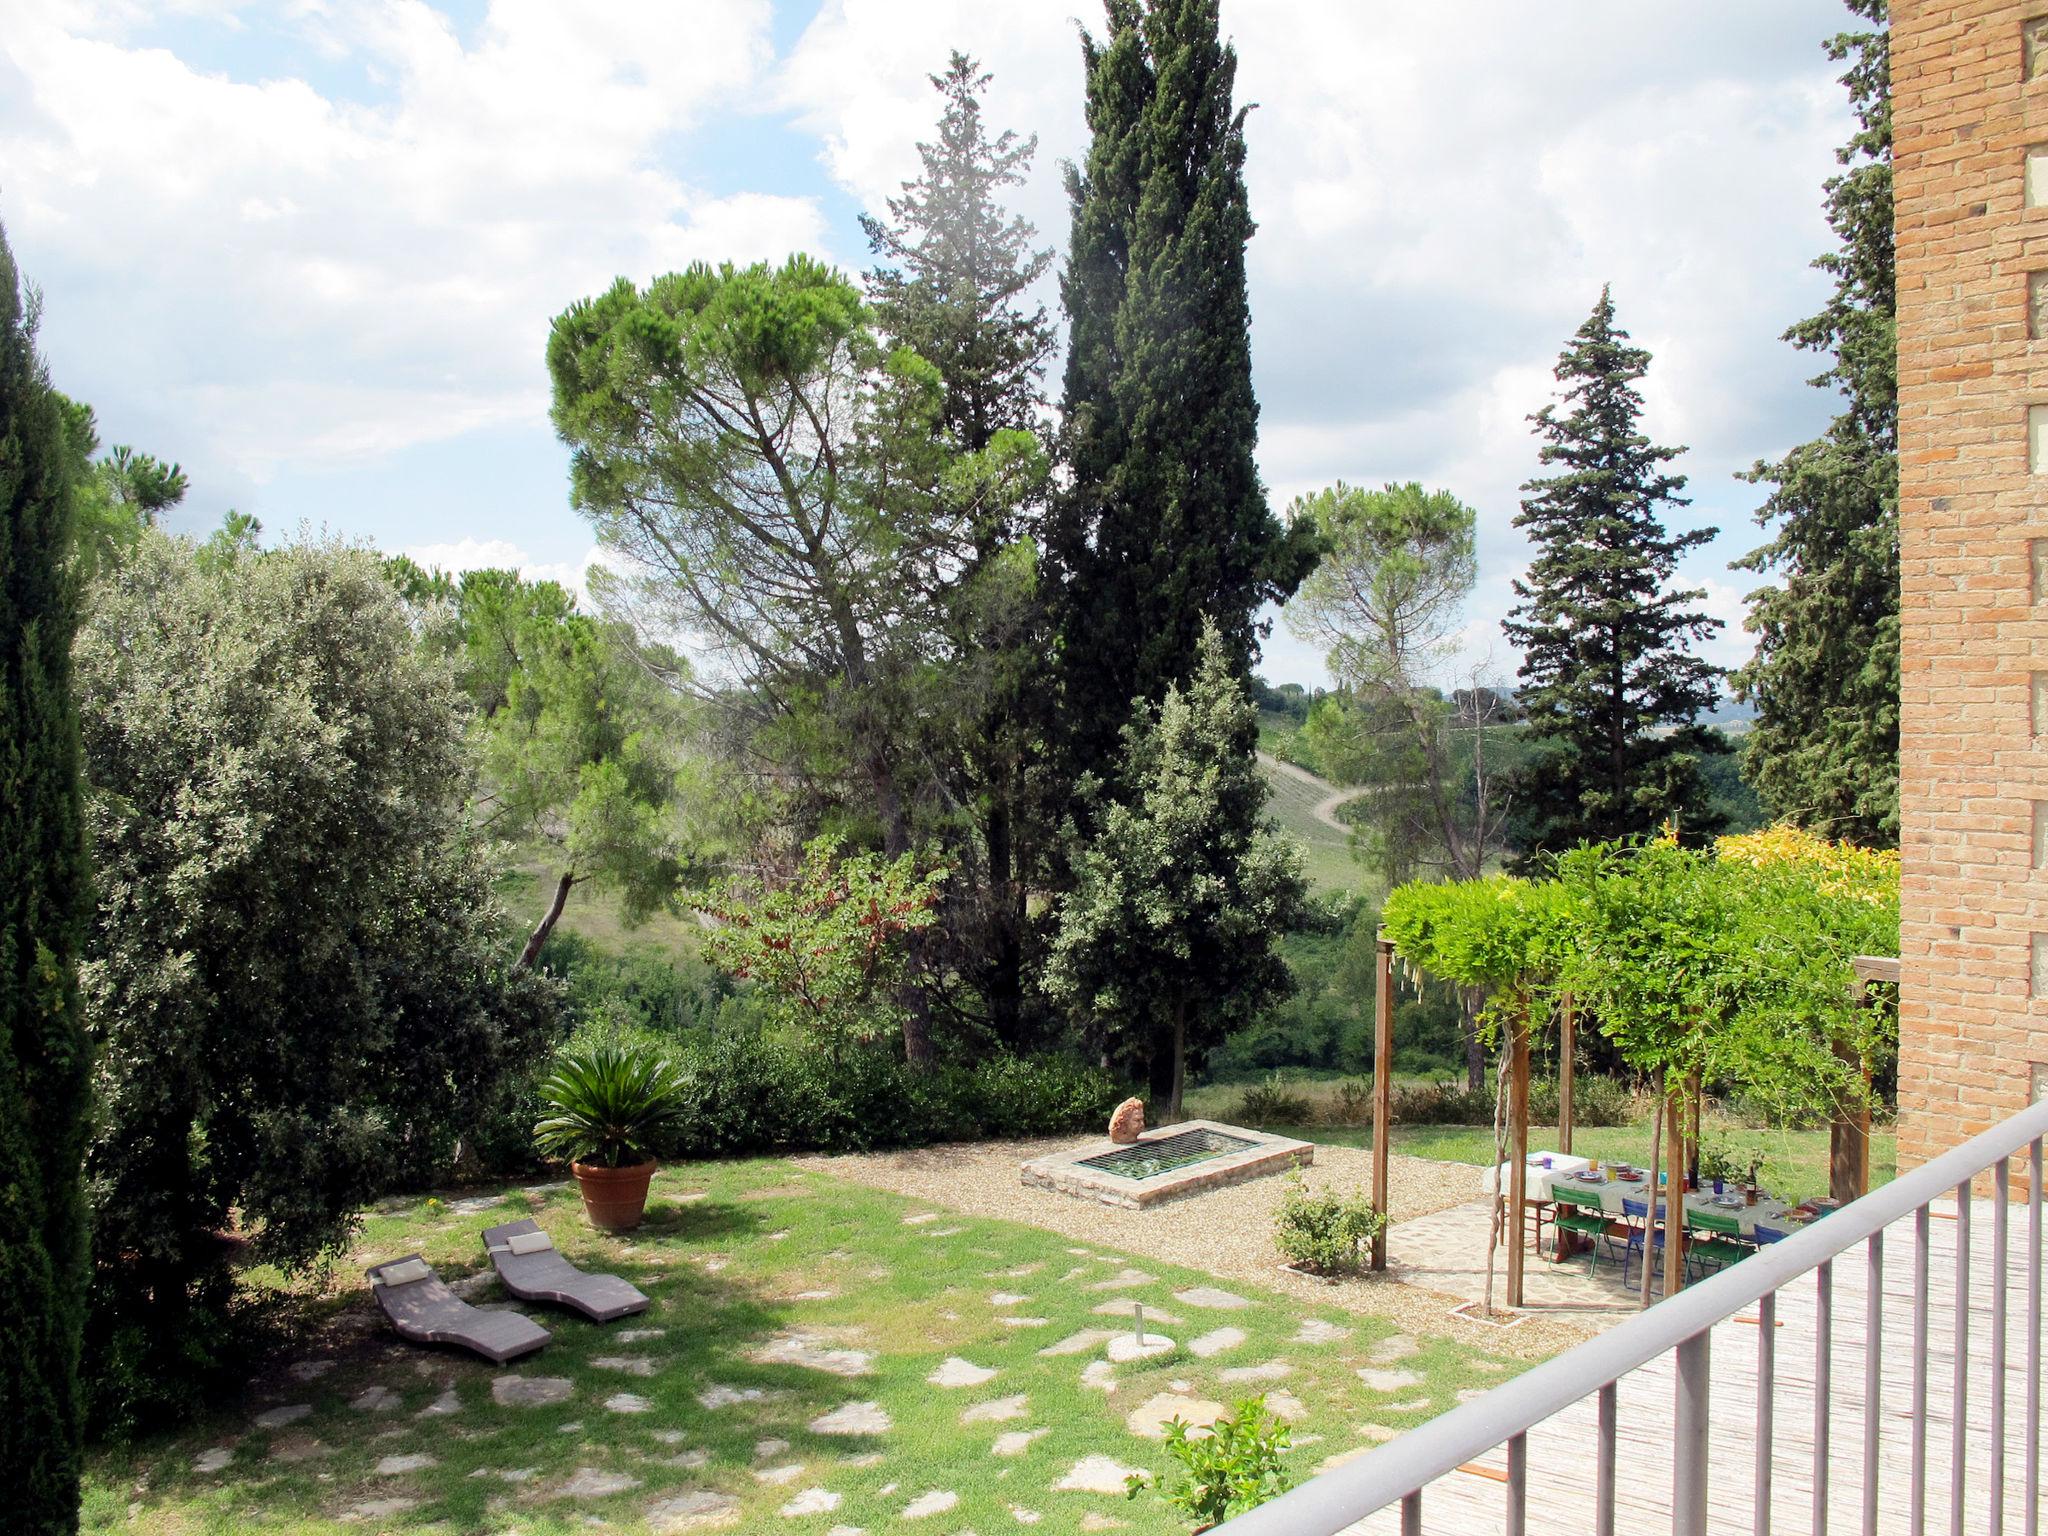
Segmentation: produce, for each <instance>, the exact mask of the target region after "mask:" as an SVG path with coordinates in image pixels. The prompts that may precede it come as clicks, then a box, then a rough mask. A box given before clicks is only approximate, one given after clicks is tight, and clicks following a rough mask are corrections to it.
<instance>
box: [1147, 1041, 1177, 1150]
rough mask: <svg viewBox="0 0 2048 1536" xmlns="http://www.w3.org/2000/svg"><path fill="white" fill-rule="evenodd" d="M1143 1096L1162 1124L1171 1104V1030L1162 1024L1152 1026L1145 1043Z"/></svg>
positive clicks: (1168, 1116)
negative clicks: (1149, 1035)
mask: <svg viewBox="0 0 2048 1536" xmlns="http://www.w3.org/2000/svg"><path fill="white" fill-rule="evenodd" d="M1145 1097H1146V1098H1147V1099H1148V1100H1150V1101H1151V1102H1150V1108H1151V1110H1152V1112H1153V1113H1154V1114H1156V1115H1159V1116H1160V1121H1159V1123H1160V1124H1161V1125H1164V1124H1165V1123H1166V1122H1167V1120H1168V1119H1170V1118H1171V1110H1172V1105H1173V1030H1172V1029H1171V1028H1169V1027H1168V1026H1166V1025H1164V1024H1159V1025H1155V1026H1153V1028H1152V1031H1151V1037H1150V1038H1149V1039H1148V1040H1147V1041H1146V1044H1145Z"/></svg>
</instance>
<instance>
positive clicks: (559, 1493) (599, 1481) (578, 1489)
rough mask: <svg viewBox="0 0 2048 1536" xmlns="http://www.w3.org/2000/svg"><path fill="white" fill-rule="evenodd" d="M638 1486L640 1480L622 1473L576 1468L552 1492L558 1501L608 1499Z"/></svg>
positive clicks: (595, 1468)
mask: <svg viewBox="0 0 2048 1536" xmlns="http://www.w3.org/2000/svg"><path fill="white" fill-rule="evenodd" d="M639 1486H640V1479H639V1478H637V1477H628V1476H627V1475H626V1474H625V1473H623V1472H606V1471H604V1470H603V1469H602V1468H600V1467H578V1468H577V1469H576V1471H575V1474H574V1475H573V1476H572V1477H570V1479H569V1480H568V1481H567V1482H566V1483H564V1484H562V1486H561V1487H559V1488H557V1489H556V1490H555V1491H554V1495H553V1496H554V1497H555V1498H558V1499H608V1498H610V1497H611V1496H612V1495H613V1494H615V1493H628V1492H630V1491H631V1490H633V1489H635V1488H638V1487H639Z"/></svg>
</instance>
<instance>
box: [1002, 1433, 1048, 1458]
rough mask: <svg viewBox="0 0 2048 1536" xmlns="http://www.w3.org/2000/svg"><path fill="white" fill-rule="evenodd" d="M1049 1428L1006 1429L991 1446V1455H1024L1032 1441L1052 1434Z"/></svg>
mask: <svg viewBox="0 0 2048 1536" xmlns="http://www.w3.org/2000/svg"><path fill="white" fill-rule="evenodd" d="M1051 1433H1052V1431H1051V1430H1049V1429H1006V1430H1004V1431H1003V1432H1002V1433H1001V1434H1000V1435H997V1436H996V1443H995V1444H994V1445H992V1446H990V1447H989V1452H988V1453H989V1455H991V1456H1022V1455H1023V1454H1024V1453H1025V1452H1026V1451H1028V1450H1030V1449H1031V1442H1032V1441H1034V1440H1037V1439H1040V1438H1042V1437H1044V1436H1046V1435H1049V1434H1051Z"/></svg>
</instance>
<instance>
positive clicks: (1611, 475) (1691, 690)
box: [1504, 289, 1721, 853]
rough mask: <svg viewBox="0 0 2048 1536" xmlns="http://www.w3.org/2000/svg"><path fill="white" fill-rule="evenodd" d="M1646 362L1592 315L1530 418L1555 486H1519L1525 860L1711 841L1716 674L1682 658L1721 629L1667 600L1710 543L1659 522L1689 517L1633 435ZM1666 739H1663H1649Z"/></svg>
mask: <svg viewBox="0 0 2048 1536" xmlns="http://www.w3.org/2000/svg"><path fill="white" fill-rule="evenodd" d="M1649 366H1650V354H1649V353H1648V351H1646V350H1645V349H1643V348H1641V347H1637V346H1633V345H1631V344H1630V342H1629V336H1628V332H1626V331H1624V330H1622V329H1620V328H1619V327H1618V326H1616V324H1615V321H1614V300H1613V296H1612V295H1611V294H1610V293H1609V292H1607V291H1606V290H1604V289H1603V290H1602V291H1601V295H1600V302H1599V303H1598V304H1596V305H1594V306H1593V313H1592V314H1591V315H1590V316H1589V317H1588V318H1587V320H1586V323H1585V324H1584V325H1582V326H1580V327H1579V330H1578V333H1577V335H1575V336H1574V337H1573V338H1572V340H1571V342H1570V344H1569V345H1567V346H1566V348H1565V350H1564V353H1563V355H1562V356H1561V357H1560V358H1559V359H1558V364H1557V370H1556V376H1557V380H1558V383H1559V385H1560V386H1561V398H1560V399H1559V400H1558V401H1556V402H1553V403H1552V404H1550V405H1546V406H1545V407H1544V408H1543V409H1542V410H1541V411H1539V412H1537V413H1536V415H1534V416H1533V417H1531V418H1530V420H1532V421H1533V422H1534V423H1535V424H1536V435H1537V437H1538V438H1539V440H1540V441H1541V443H1542V447H1541V450H1540V452H1539V458H1540V460H1541V462H1542V463H1543V464H1544V465H1545V466H1547V467H1549V468H1550V469H1552V470H1553V471H1554V472H1553V473H1551V474H1549V475H1547V476H1543V477H1539V478H1537V479H1534V480H1531V481H1529V482H1528V483H1527V484H1526V485H1524V486H1523V487H1522V489H1523V491H1524V492H1525V493H1526V497H1525V499H1524V500H1523V502H1522V510H1521V512H1520V514H1519V515H1518V516H1517V517H1516V518H1515V526H1516V527H1517V528H1521V529H1524V530H1526V531H1527V533H1528V535H1529V538H1530V541H1531V542H1532V543H1533V544H1534V545H1535V546H1536V556H1535V559H1534V560H1533V561H1532V562H1531V564H1530V567H1529V571H1528V574H1527V576H1526V577H1525V578H1523V579H1521V580H1518V581H1516V582H1515V584H1514V590H1515V595H1516V597H1518V598H1519V599H1520V602H1519V604H1518V605H1517V606H1516V607H1515V609H1514V610H1513V612H1512V614H1511V615H1510V616H1509V618H1508V620H1507V622H1506V624H1505V626H1504V627H1505V628H1506V631H1507V633H1508V636H1509V638H1510V639H1512V640H1513V641H1514V642H1515V643H1516V644H1517V645H1519V646H1520V647H1521V648H1522V652H1523V662H1522V669H1521V678H1522V703H1523V705H1524V707H1525V708H1526V709H1527V711H1528V716H1529V730H1530V734H1531V736H1532V737H1533V738H1534V739H1535V743H1536V745H1537V747H1538V751H1537V753H1536V756H1535V759H1534V761H1533V762H1532V764H1531V766H1530V767H1529V769H1528V770H1527V771H1526V772H1524V773H1523V774H1521V775H1519V776H1518V784H1517V787H1516V791H1515V798H1516V810H1515V819H1516V822H1517V826H1518V835H1517V836H1516V838H1515V841H1516V842H1517V843H1518V844H1519V846H1520V847H1521V848H1522V849H1523V850H1524V851H1525V853H1527V852H1534V851H1537V850H1545V851H1555V850H1558V849H1561V848H1565V847H1569V846H1571V845H1572V844H1574V843H1577V842H1580V841H1583V840H1595V841H1599V840H1605V839H1608V838H1613V837H1623V836H1628V835H1631V834H1636V833H1644V832H1650V831H1653V830H1655V829H1656V828H1657V827H1658V826H1659V825H1660V824H1662V823H1664V822H1665V821H1667V820H1668V819H1670V818H1671V817H1673V816H1680V817H1681V818H1682V820H1683V823H1684V825H1685V828H1686V830H1687V831H1691V832H1700V833H1704V832H1708V831H1711V830H1712V826H1711V825H1710V824H1709V822H1708V820H1707V819H1706V818H1705V816H1704V815H1703V810H1704V795H1703V793H1702V791H1701V787H1700V783H1699V776H1698V760H1699V757H1700V755H1701V754H1702V753H1706V752H1712V751H1717V750H1721V747H1720V745H1719V743H1720V737H1719V736H1718V735H1717V734H1714V733H1712V732H1708V731H1704V730H1700V729H1698V728H1695V727H1693V726H1692V725H1691V722H1692V720H1693V719H1694V717H1695V716H1697V715H1698V714H1700V713H1702V712H1703V711H1706V710H1708V709H1711V708H1712V707H1713V705H1714V703H1715V700H1716V697H1717V694H1718V679H1719V678H1720V676H1721V670H1720V668H1718V667H1715V666H1713V665H1712V664H1711V663H1709V662H1707V661H1705V660H1703V659H1701V658H1700V657H1698V656H1696V655H1694V654H1693V650H1692V648H1693V647H1694V646H1695V645H1697V644H1698V643H1699V642H1700V641H1702V640H1705V639H1708V638H1709V637H1711V636H1712V635H1713V634H1714V633H1715V632H1716V631H1717V630H1719V629H1720V627H1721V624H1720V621H1719V620H1718V619H1714V618H1710V617H1708V616H1707V615H1706V614H1704V613H1702V612H1700V611H1699V610H1698V609H1697V608H1696V607H1694V606H1693V605H1694V604H1695V603H1697V602H1698V601H1699V599H1700V598H1701V597H1703V596H1704V595H1705V594H1704V593H1703V592H1701V591H1698V590H1684V589H1677V588H1674V587H1673V586H1672V577H1673V575H1674V574H1675V572H1676V570H1677V567H1678V562H1679V560H1680V559H1681V558H1682V557H1683V556H1684V555H1685V554H1686V552H1687V551H1689V550H1692V549H1696V548H1698V547H1699V546H1700V545H1702V544H1705V543H1706V542H1707V541H1708V540H1710V539H1712V538H1713V537H1714V533H1715V530H1714V529H1712V528H1698V529H1694V530H1692V531H1691V532H1688V533H1678V534H1674V533H1671V532H1669V531H1667V529H1666V528H1665V526H1664V522H1663V519H1662V516H1661V509H1663V508H1665V507H1680V506H1684V505H1685V504H1686V502H1685V498H1684V497H1682V496H1680V495H1679V492H1680V491H1682V490H1684V488H1685V477H1684V476H1683V475H1677V474H1673V473H1671V472H1670V471H1669V470H1668V469H1667V467H1666V466H1668V465H1669V464H1670V463H1671V462H1672V461H1673V460H1674V459H1676V458H1677V457H1678V455H1679V454H1680V453H1682V452H1683V451H1684V450H1683V449H1679V448H1661V447H1658V446H1656V445H1655V444H1653V443H1652V442H1651V441H1650V440H1649V438H1648V437H1647V436H1645V435H1644V433H1643V432H1642V431H1641V429H1640V426H1639V421H1640V418H1641V416H1642V412H1643V399H1642V395H1641V393H1640V392H1639V391H1638V390H1637V388H1636V383H1637V381H1638V380H1640V379H1641V378H1642V377H1643V375H1644V374H1645V373H1646V372H1647V371H1648V370H1649ZM1665 727H1675V729H1660V728H1665Z"/></svg>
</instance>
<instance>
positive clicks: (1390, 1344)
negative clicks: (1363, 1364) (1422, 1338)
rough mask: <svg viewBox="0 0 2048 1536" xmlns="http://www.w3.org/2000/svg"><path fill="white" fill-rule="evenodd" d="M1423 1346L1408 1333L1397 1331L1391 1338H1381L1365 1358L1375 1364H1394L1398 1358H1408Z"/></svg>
mask: <svg viewBox="0 0 2048 1536" xmlns="http://www.w3.org/2000/svg"><path fill="white" fill-rule="evenodd" d="M1421 1348H1422V1346H1421V1345H1420V1344H1417V1343H1416V1342H1415V1341H1414V1340H1413V1339H1411V1338H1409V1337H1408V1335H1407V1334H1405V1333H1397V1334H1395V1335H1393V1336H1392V1337H1391V1338H1385V1339H1381V1340H1380V1341H1379V1343H1377V1344H1375V1345H1373V1347H1372V1349H1371V1350H1370V1351H1369V1352H1368V1353H1367V1354H1366V1357H1365V1358H1366V1359H1368V1360H1370V1361H1371V1362H1372V1363H1373V1364H1374V1365H1392V1364H1393V1363H1394V1362H1395V1361H1397V1360H1406V1359H1407V1358H1408V1357H1409V1356H1410V1355H1413V1354H1415V1353H1417V1352H1418V1351H1419V1350H1420V1349H1421Z"/></svg>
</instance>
